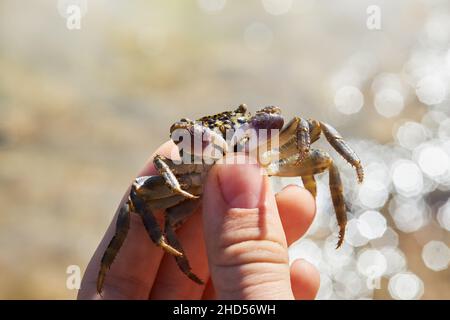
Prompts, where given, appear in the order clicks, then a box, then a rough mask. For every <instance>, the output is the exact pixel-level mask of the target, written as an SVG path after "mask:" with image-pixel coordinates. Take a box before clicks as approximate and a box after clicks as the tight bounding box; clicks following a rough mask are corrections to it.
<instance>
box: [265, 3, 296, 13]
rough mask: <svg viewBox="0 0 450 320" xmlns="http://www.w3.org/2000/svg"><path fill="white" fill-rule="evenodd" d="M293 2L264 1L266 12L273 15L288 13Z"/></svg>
mask: <svg viewBox="0 0 450 320" xmlns="http://www.w3.org/2000/svg"><path fill="white" fill-rule="evenodd" d="M292 1H293V0H262V4H263V7H264V10H266V11H267V13H270V14H273V15H276V16H278V15H282V14H285V13H288V12H289V10H290V9H291V7H292Z"/></svg>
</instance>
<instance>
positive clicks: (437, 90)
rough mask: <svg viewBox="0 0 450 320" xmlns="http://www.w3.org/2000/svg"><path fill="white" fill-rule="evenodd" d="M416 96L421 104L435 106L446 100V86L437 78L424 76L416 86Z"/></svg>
mask: <svg viewBox="0 0 450 320" xmlns="http://www.w3.org/2000/svg"><path fill="white" fill-rule="evenodd" d="M416 95H417V97H418V98H419V100H420V101H421V102H422V103H424V104H427V105H435V104H438V103H441V102H442V101H444V99H445V98H446V96H447V85H446V83H445V81H443V80H442V79H441V78H440V77H438V76H425V77H424V78H422V79H420V81H419V82H418V84H417V87H416Z"/></svg>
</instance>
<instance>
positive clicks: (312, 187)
mask: <svg viewBox="0 0 450 320" xmlns="http://www.w3.org/2000/svg"><path fill="white" fill-rule="evenodd" d="M302 182H303V186H304V187H305V189H306V190H308V191H309V192H310V193H311V194H312V196H313V197H314V199H315V198H316V196H317V185H316V179H314V176H313V175H310V176H302Z"/></svg>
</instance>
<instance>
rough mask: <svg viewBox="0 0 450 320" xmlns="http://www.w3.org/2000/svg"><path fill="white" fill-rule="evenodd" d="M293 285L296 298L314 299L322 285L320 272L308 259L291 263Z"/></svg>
mask: <svg viewBox="0 0 450 320" xmlns="http://www.w3.org/2000/svg"><path fill="white" fill-rule="evenodd" d="M290 269H291V270H290V271H291V286H292V292H293V294H294V297H295V299H296V300H313V299H314V298H315V297H316V295H317V291H319V286H320V273H319V271H318V270H317V268H316V267H315V266H314V265H312V264H311V263H309V262H308V261H306V260H303V259H298V260H295V261H294V262H293V263H292V265H291V268H290Z"/></svg>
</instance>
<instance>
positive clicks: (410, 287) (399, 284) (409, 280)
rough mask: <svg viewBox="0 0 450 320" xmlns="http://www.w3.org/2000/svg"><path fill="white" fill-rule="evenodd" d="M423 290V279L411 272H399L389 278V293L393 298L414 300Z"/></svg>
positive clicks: (418, 297)
mask: <svg viewBox="0 0 450 320" xmlns="http://www.w3.org/2000/svg"><path fill="white" fill-rule="evenodd" d="M423 292H424V286H423V281H422V280H421V279H420V278H419V277H418V276H417V275H415V274H413V273H410V272H401V273H397V274H396V275H394V276H393V277H392V278H390V279H389V293H390V294H391V296H392V297H393V298H394V299H397V300H416V299H420V297H421V296H422V294H423Z"/></svg>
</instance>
